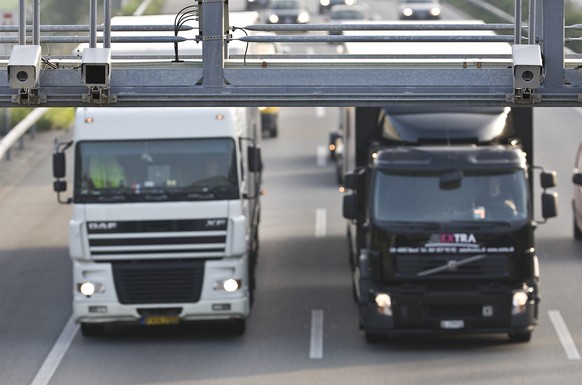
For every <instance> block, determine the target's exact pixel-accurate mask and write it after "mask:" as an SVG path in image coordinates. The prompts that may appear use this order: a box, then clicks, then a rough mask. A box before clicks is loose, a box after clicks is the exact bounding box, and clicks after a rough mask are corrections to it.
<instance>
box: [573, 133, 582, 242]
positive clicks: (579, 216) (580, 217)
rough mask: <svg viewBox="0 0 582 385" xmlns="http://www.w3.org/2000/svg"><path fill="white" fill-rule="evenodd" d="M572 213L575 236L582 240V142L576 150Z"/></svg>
mask: <svg viewBox="0 0 582 385" xmlns="http://www.w3.org/2000/svg"><path fill="white" fill-rule="evenodd" d="M572 182H573V183H574V189H573V191H572V213H573V217H574V238H575V239H578V240H582V143H580V145H579V146H578V151H576V158H575V159H574V175H573V177H572Z"/></svg>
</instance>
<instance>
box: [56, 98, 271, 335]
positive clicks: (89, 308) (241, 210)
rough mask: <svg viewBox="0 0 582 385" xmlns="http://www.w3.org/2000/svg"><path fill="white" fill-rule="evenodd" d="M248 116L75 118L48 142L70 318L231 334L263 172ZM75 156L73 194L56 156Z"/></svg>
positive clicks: (92, 113) (241, 316)
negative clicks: (195, 326) (62, 139)
mask: <svg viewBox="0 0 582 385" xmlns="http://www.w3.org/2000/svg"><path fill="white" fill-rule="evenodd" d="M260 138H261V127H260V117H259V114H258V110H257V109H256V108H242V107H238V108H219V107H208V108H206V107H189V108H180V107H175V108H167V107H166V108H157V107H152V108H137V107H135V108H112V107H110V108H108V107H89V108H79V109H78V110H77V112H76V118H75V127H74V137H73V140H72V141H71V142H67V143H57V144H56V145H55V153H54V155H53V173H54V177H55V178H56V181H55V183H54V190H55V191H56V192H57V194H58V201H59V202H60V203H70V204H72V205H73V210H72V219H71V220H70V224H69V238H70V240H69V251H70V255H71V258H72V261H73V282H74V300H73V313H74V319H75V321H76V322H77V323H80V325H81V331H82V333H83V335H85V336H96V335H101V334H102V333H103V332H104V330H105V326H106V325H107V324H110V323H121V324H123V323H129V324H132V323H133V324H139V323H141V324H143V325H160V324H162V325H167V324H176V323H180V322H188V321H201V320H222V321H227V322H228V323H230V324H231V325H230V326H231V327H232V328H233V330H234V332H235V333H239V334H242V333H244V330H245V324H246V319H247V317H248V316H249V313H250V308H251V303H252V295H253V289H254V266H255V263H256V258H257V253H258V226H259V220H260V201H259V196H260V186H261V170H262V161H261V154H260V142H259V141H260ZM71 146H73V148H74V171H73V194H72V197H70V198H66V199H63V198H61V193H62V192H64V191H66V188H67V183H66V180H65V179H64V178H65V176H66V175H65V174H66V165H65V153H64V151H65V150H66V149H67V148H69V147H71Z"/></svg>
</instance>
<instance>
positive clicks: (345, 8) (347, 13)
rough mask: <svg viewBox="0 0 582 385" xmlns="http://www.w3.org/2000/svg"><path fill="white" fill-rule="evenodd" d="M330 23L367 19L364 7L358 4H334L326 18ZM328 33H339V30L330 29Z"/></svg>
mask: <svg viewBox="0 0 582 385" xmlns="http://www.w3.org/2000/svg"><path fill="white" fill-rule="evenodd" d="M327 20H328V21H329V22H330V23H332V24H341V23H345V22H350V21H363V20H368V13H367V12H366V8H364V7H362V6H358V5H334V6H333V7H331V9H330V10H329V17H328V19H327ZM329 34H330V35H341V34H342V32H341V31H330V32H329Z"/></svg>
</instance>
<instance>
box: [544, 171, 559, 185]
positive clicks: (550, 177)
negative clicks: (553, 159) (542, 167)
mask: <svg viewBox="0 0 582 385" xmlns="http://www.w3.org/2000/svg"><path fill="white" fill-rule="evenodd" d="M557 179H558V174H557V173H556V172H555V171H544V172H542V173H541V174H540V183H541V185H542V188H550V187H556V185H557V183H556V181H557Z"/></svg>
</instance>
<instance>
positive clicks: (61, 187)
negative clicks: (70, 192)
mask: <svg viewBox="0 0 582 385" xmlns="http://www.w3.org/2000/svg"><path fill="white" fill-rule="evenodd" d="M53 190H54V191H55V192H57V193H60V192H64V191H67V181H64V180H55V181H54V183H53Z"/></svg>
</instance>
